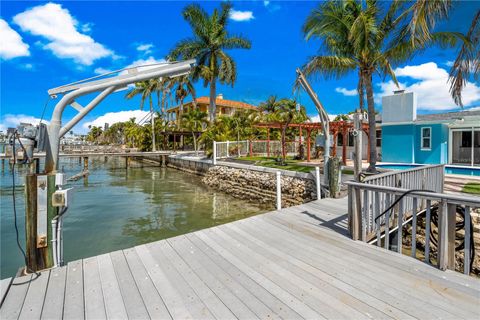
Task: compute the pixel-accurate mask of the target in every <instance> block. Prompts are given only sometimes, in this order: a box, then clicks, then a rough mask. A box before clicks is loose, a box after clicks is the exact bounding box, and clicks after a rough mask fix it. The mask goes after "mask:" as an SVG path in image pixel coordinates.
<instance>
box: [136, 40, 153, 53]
mask: <svg viewBox="0 0 480 320" xmlns="http://www.w3.org/2000/svg"><path fill="white" fill-rule="evenodd" d="M152 48H153V44H151V43H144V44H140V45H138V46H137V51H140V52H143V53H144V54H149V53H151V52H152Z"/></svg>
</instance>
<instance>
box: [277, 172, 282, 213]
mask: <svg viewBox="0 0 480 320" xmlns="http://www.w3.org/2000/svg"><path fill="white" fill-rule="evenodd" d="M281 209H282V179H281V173H280V171H277V210H281Z"/></svg>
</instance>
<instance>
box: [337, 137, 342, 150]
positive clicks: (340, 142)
mask: <svg viewBox="0 0 480 320" xmlns="http://www.w3.org/2000/svg"><path fill="white" fill-rule="evenodd" d="M337 146H339V147H343V134H339V135H338V136H337Z"/></svg>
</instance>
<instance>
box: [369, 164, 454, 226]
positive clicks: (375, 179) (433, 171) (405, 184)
mask: <svg viewBox="0 0 480 320" xmlns="http://www.w3.org/2000/svg"><path fill="white" fill-rule="evenodd" d="M444 172H445V169H444V166H443V165H426V166H421V167H417V168H413V169H409V170H401V171H400V170H397V171H389V172H385V173H382V174H377V175H373V176H369V177H366V178H365V179H364V181H363V182H365V183H366V184H370V185H377V186H387V187H396V188H403V189H408V190H424V191H432V192H438V193H442V192H443V185H444V177H445V173H444ZM379 196H380V199H379V201H378V205H379V210H380V211H382V212H383V211H384V210H385V209H387V208H388V206H389V205H390V204H391V203H392V202H393V201H394V199H389V196H388V195H387V194H380V195H379ZM365 197H366V198H362V200H363V201H366V202H367V203H373V202H374V201H375V199H372V197H373V195H372V194H367V195H366V196H365ZM403 206H404V208H403V209H404V211H405V212H407V213H409V214H411V213H412V211H413V208H414V203H413V199H412V198H406V199H405V201H404V203H403ZM417 206H418V207H417V209H418V210H423V209H425V208H426V202H425V201H421V202H420V203H417ZM368 213H369V214H368V216H366V217H365V228H366V233H367V234H370V233H375V231H376V225H375V221H374V216H373V211H372V210H370V211H369V212H368Z"/></svg>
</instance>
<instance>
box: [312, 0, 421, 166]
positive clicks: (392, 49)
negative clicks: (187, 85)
mask: <svg viewBox="0 0 480 320" xmlns="http://www.w3.org/2000/svg"><path fill="white" fill-rule="evenodd" d="M400 6H401V3H400V2H399V1H394V2H392V3H391V5H390V7H389V8H388V10H386V11H385V12H383V11H382V10H381V9H380V8H379V7H378V6H377V3H376V1H367V2H366V5H365V7H364V6H363V5H362V2H360V1H356V0H347V1H342V2H340V1H338V2H327V3H324V4H321V5H320V6H319V7H318V8H317V9H315V10H313V11H312V12H311V13H310V15H309V16H308V18H307V20H306V22H305V24H304V26H303V31H304V33H305V37H306V39H307V40H310V39H312V38H319V39H321V40H323V46H322V48H323V49H324V53H325V55H319V56H314V57H312V58H310V60H309V61H308V62H307V64H306V65H305V66H304V68H303V69H304V72H305V74H306V75H315V74H319V75H322V76H325V77H327V78H330V77H337V78H339V77H342V76H344V75H346V74H348V73H350V72H353V71H356V72H357V73H358V76H359V79H358V85H357V90H358V95H359V105H360V108H362V109H363V104H364V96H365V93H366V97H367V106H368V123H369V127H370V128H369V144H370V165H369V168H368V171H375V164H376V161H377V152H376V128H375V104H374V99H373V85H372V78H373V74H374V73H378V74H379V75H381V76H383V77H386V76H389V77H391V78H392V80H393V81H394V83H395V84H396V85H397V86H398V82H397V79H396V77H395V74H394V72H393V68H392V64H393V63H398V62H401V61H404V60H406V59H407V58H408V57H410V56H411V54H412V53H413V50H414V46H412V45H411V44H410V43H409V42H408V41H407V40H406V39H403V41H398V40H397V41H392V38H395V37H396V35H397V33H396V32H398V30H400V29H401V26H404V25H405V24H406V22H405V16H406V15H405V14H404V13H400V14H398V12H399V8H400ZM382 13H383V14H382Z"/></svg>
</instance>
